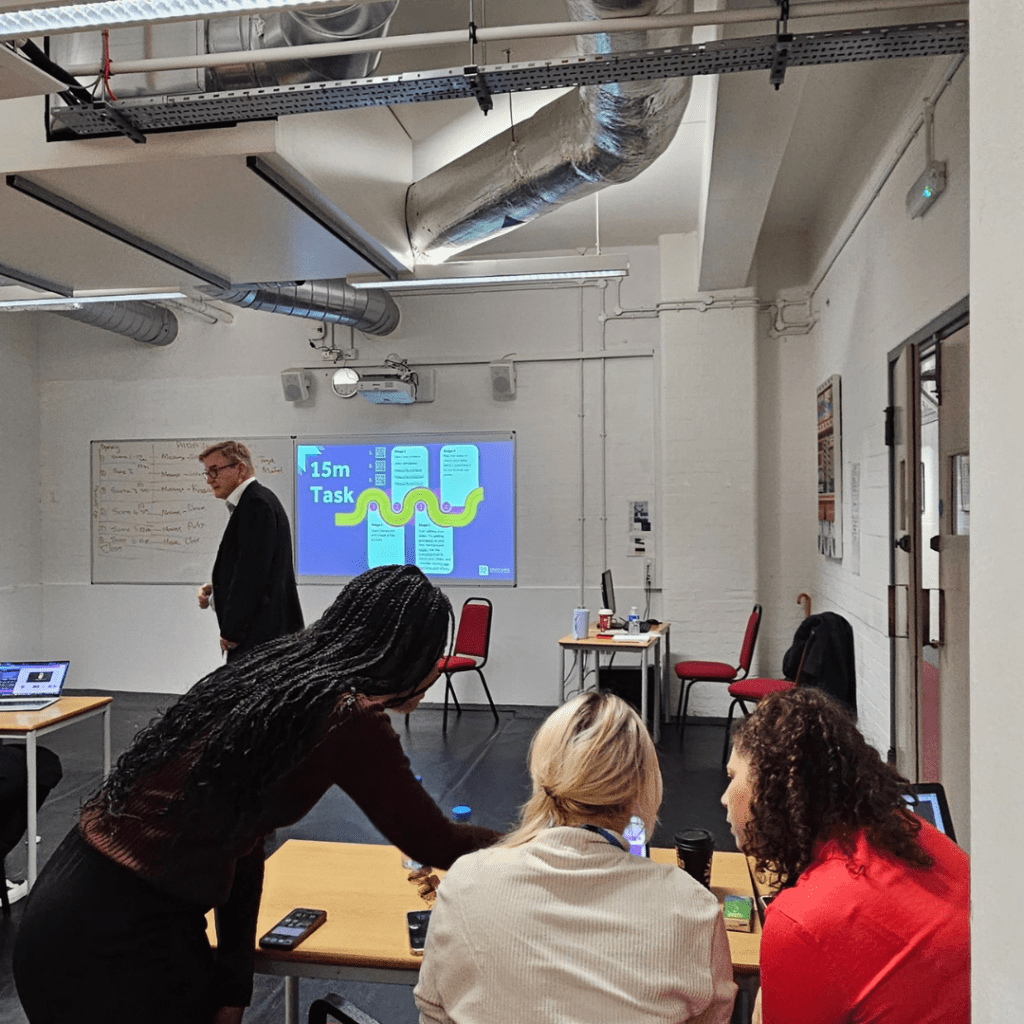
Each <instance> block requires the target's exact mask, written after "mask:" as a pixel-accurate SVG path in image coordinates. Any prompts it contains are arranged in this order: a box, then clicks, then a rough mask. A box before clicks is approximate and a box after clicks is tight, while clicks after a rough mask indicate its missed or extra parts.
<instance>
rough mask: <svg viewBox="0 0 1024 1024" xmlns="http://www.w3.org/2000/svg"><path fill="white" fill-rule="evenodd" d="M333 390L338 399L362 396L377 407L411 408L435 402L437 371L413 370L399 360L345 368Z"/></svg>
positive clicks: (340, 370)
mask: <svg viewBox="0 0 1024 1024" xmlns="http://www.w3.org/2000/svg"><path fill="white" fill-rule="evenodd" d="M331 387H332V388H333V390H334V393H335V394H336V395H337V396H338V397H339V398H354V397H355V396H356V395H362V396H363V398H365V399H366V400H367V401H368V402H373V403H374V405H412V404H413V402H432V401H433V400H434V371H433V370H413V369H412V368H411V367H410V366H409V364H408V363H405V362H402V361H400V360H398V359H389V360H387V362H386V364H385V365H384V366H362V367H360V368H359V369H355V368H354V367H351V366H343V367H341V368H340V369H338V370H336V371H335V373H334V376H333V378H332V380H331Z"/></svg>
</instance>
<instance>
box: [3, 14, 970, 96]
mask: <svg viewBox="0 0 1024 1024" xmlns="http://www.w3.org/2000/svg"><path fill="white" fill-rule="evenodd" d="M966 6H967V0H824V2H819V3H806V4H805V3H799V4H793V5H792V6H791V7H790V10H789V22H790V24H791V25H792V24H794V23H796V22H797V21H798V20H799V19H801V18H829V17H842V16H844V15H848V14H886V13H891V12H894V11H910V10H916V9H920V8H926V7H966ZM778 17H779V7H778V5H777V4H776V5H775V6H768V7H754V8H740V9H737V10H729V11H706V12H701V13H697V14H677V15H667V16H659V17H651V18H650V19H649V20H646V21H641V22H637V23H636V24H632V23H631V24H630V25H629V26H625V25H623V24H621V23H620V24H615V19H606V20H605V22H604V23H603V24H602V23H596V24H591V25H580V24H579V23H577V22H572V21H568V22H541V23H538V24H534V25H499V26H494V27H489V28H481V27H479V26H478V27H477V29H476V38H477V42H479V43H490V42H515V41H516V40H522V39H555V38H561V37H565V36H576V35H579V34H580V33H601V32H607V33H616V32H626V31H629V32H638V31H641V30H643V31H648V30H651V31H653V30H657V29H667V28H680V27H689V28H694V27H696V26H700V25H743V24H751V23H755V22H772V23H773V22H775V21H776V20H777V19H778ZM0 19H2V16H0ZM154 20H155V21H158V22H159V21H173V20H174V19H173V18H167V17H164V18H161V17H157V18H155V19H154ZM129 24H132V22H129ZM0 25H2V21H0ZM100 27H102V26H100ZM112 27H117V26H112ZM50 31H51V32H52V31H53V30H50ZM23 34H24V33H23V32H21V33H19V32H14V33H13V34H12V35H11V36H9V37H16V36H18V35H23ZM40 34H42V33H40ZM3 38H4V35H3V33H2V31H0V39H3ZM466 39H467V36H466V30H465V29H464V28H463V29H457V30H452V31H442V32H420V33H413V34H409V35H404V36H391V37H390V38H385V39H380V40H378V41H377V42H375V43H374V48H375V49H377V50H387V51H393V50H417V49H425V48H428V47H433V46H458V45H462V44H465V42H466ZM360 47H364V48H365V43H363V42H361V41H360V40H358V39H356V40H349V41H342V42H336V43H316V44H309V45H303V46H294V47H285V46H279V47H275V48H268V49H263V50H260V54H259V60H260V62H261V63H264V64H266V63H270V62H273V61H294V60H297V59H302V60H310V59H314V58H319V57H336V56H341V55H344V54H355V53H359V52H360ZM246 59H248V60H251V59H252V58H251V56H250V55H249V54H247V53H245V52H237V53H206V54H184V55H182V56H180V57H150V58H139V59H138V60H111V62H110V74H111V75H127V74H136V73H138V74H152V73H153V72H156V71H180V70H182V69H184V68H201V67H202V68H212V67H224V66H226V65H230V64H238V63H239V61H240V60H241V61H245V60H246ZM63 66H64V67H65V69H66V70H67V71H68V72H69V73H70V74H72V75H75V76H76V77H78V78H82V77H87V76H88V77H91V76H93V75H95V74H96V73H97V70H102V68H101V66H100V65H99V64H98V63H97V62H96V61H92V62H90V63H87V64H71V63H66V64H64V65H63Z"/></svg>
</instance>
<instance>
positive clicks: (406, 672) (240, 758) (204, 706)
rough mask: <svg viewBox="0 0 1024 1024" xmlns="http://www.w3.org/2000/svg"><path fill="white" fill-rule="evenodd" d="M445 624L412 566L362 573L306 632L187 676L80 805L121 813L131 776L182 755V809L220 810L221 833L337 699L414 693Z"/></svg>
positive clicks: (448, 612)
mask: <svg viewBox="0 0 1024 1024" xmlns="http://www.w3.org/2000/svg"><path fill="white" fill-rule="evenodd" d="M452 622H453V616H452V609H451V604H450V603H449V601H448V598H447V597H446V596H445V595H444V594H443V593H442V591H441V590H440V589H439V588H438V587H435V586H434V585H433V584H431V583H430V582H429V580H427V578H426V577H425V576H424V575H423V573H422V572H420V570H419V569H417V568H416V567H415V566H410V565H404V566H396V565H391V566H383V567H381V568H377V569H370V570H369V571H368V572H364V573H363V574H362V575H360V576H358V577H356V578H355V579H354V580H352V582H351V583H349V584H348V586H346V587H345V588H344V590H342V592H341V593H340V594H339V595H338V597H337V599H336V600H335V602H334V604H332V605H331V607H330V608H329V609H328V610H327V611H326V612H324V614H323V616H322V617H321V618H320V619H319V620H318V621H317V622H315V623H313V625H311V626H309V627H308V628H307V629H305V630H303V631H301V632H299V633H293V634H290V635H288V636H284V637H281V638H280V639H277V640H272V641H270V642H269V643H266V644H262V645H260V646H259V647H257V648H254V649H253V651H251V652H250V653H249V654H248V655H247V656H245V657H243V658H240V659H239V660H238V661H235V662H231V663H229V664H227V665H224V666H223V667H221V668H219V669H217V670H216V671H215V672H212V673H210V674H209V675H208V676H205V677H204V678H203V679H201V680H200V681H199V682H198V683H196V684H195V685H194V686H193V687H192V688H191V689H190V690H189V691H188V692H187V693H186V694H184V696H182V697H181V698H180V699H179V700H177V701H176V702H175V703H174V704H173V705H172V706H171V707H170V708H168V709H167V711H166V712H164V714H163V715H162V716H160V717H158V718H156V719H154V720H153V721H152V722H151V723H150V724H149V725H148V726H146V727H145V728H144V729H143V730H142V731H141V732H140V733H139V734H138V735H137V736H136V737H135V740H134V741H133V743H132V745H131V746H130V747H129V748H128V750H126V751H125V752H124V753H123V754H122V755H121V757H120V758H119V759H118V761H117V765H116V767H115V769H114V771H113V772H111V774H110V776H109V777H108V778H107V780H106V782H105V783H104V785H103V787H102V789H101V790H100V791H99V793H97V794H96V796H94V797H93V798H92V800H90V801H89V806H92V807H96V808H97V809H99V810H101V811H102V812H104V813H106V814H108V815H111V816H113V817H118V816H120V815H122V814H125V813H128V811H127V808H128V803H129V799H130V795H131V793H132V790H133V789H134V787H135V786H136V785H137V784H138V782H139V781H140V780H141V779H143V778H144V777H146V776H148V775H150V774H151V773H153V772H154V771H156V770H158V769H160V768H161V767H163V766H165V765H168V764H170V763H171V762H173V761H175V760H177V759H183V760H185V761H186V762H188V763H189V764H188V767H187V774H186V776H185V782H184V788H183V791H182V793H181V797H182V799H184V801H185V808H184V810H185V813H186V815H187V816H189V817H192V816H193V815H203V814H206V813H219V812H222V813H224V814H225V816H226V820H225V822H224V824H225V830H226V831H227V832H230V831H231V822H232V821H236V822H237V821H239V820H240V819H241V818H242V817H246V816H248V813H252V812H253V811H254V810H258V808H259V806H260V805H261V803H262V796H263V793H264V792H265V790H266V788H267V787H268V786H269V785H271V784H272V783H274V782H276V781H278V780H280V779H281V778H282V777H283V776H284V775H286V774H287V773H288V772H289V771H290V770H291V769H292V768H294V767H296V766H297V765H298V764H299V763H300V762H301V761H302V760H303V759H304V758H305V757H306V756H307V755H308V753H309V752H310V751H311V750H312V749H313V748H314V747H315V746H316V745H317V744H318V743H319V742H320V741H321V740H322V739H323V737H324V735H325V733H326V730H327V728H328V724H329V721H330V719H331V716H332V713H333V712H334V710H335V707H336V706H337V703H338V700H339V698H341V697H343V696H344V695H345V694H346V693H354V694H362V695H365V696H382V695H395V701H394V702H393V703H395V704H400V703H402V702H403V701H404V700H405V699H407V697H408V695H410V694H412V693H413V692H415V691H416V690H417V689H418V687H419V686H420V684H421V683H422V682H423V680H424V679H425V678H426V677H427V676H428V675H429V674H430V673H431V671H432V670H433V668H434V666H435V665H436V663H437V659H438V658H439V657H440V656H441V655H442V654H443V653H444V648H445V643H446V639H447V636H448V633H449V629H450V627H451V624H452Z"/></svg>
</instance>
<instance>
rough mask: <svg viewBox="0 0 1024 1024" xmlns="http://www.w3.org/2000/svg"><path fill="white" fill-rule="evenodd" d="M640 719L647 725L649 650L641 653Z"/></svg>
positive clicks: (645, 649)
mask: <svg viewBox="0 0 1024 1024" xmlns="http://www.w3.org/2000/svg"><path fill="white" fill-rule="evenodd" d="M640 717H641V719H643V723H644V725H646V724H647V648H646V647H645V648H644V649H643V651H642V652H641V653H640Z"/></svg>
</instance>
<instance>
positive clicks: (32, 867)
mask: <svg viewBox="0 0 1024 1024" xmlns="http://www.w3.org/2000/svg"><path fill="white" fill-rule="evenodd" d="M113 699H114V698H113V697H61V698H60V700H58V701H57V703H56V704H51V705H50V706H49V707H48V708H43V710H42V711H0V739H3V740H24V741H25V767H26V769H27V771H28V875H27V878H26V883H27V888H29V889H31V888H32V886H33V884H34V883H35V880H36V874H37V863H36V831H37V827H38V826H37V821H36V740H37V739H38V738H39V737H40V736H45V735H46V734H47V733H50V732H56V731H57V730H58V729H63V728H64V726H66V725H71V724H72V723H73V722H84V721H85V720H86V719H87V718H92V717H93V716H94V715H102V716H103V777H104V778H106V777H107V776H108V775H109V774H110V703H111V701H112V700H113ZM2 884H4V883H3V881H2V880H0V885H2Z"/></svg>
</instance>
